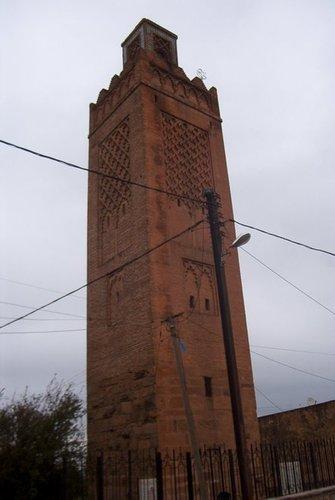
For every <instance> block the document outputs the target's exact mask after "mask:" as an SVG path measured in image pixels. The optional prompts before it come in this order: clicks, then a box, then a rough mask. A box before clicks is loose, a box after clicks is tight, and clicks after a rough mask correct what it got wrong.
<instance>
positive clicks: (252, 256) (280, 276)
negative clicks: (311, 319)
mask: <svg viewBox="0 0 335 500" xmlns="http://www.w3.org/2000/svg"><path fill="white" fill-rule="evenodd" d="M241 250H243V252H245V253H247V254H248V255H249V256H250V257H251V258H253V259H254V260H255V261H256V262H258V263H259V264H261V265H262V266H263V267H265V268H266V269H268V270H269V271H271V272H272V273H273V274H275V275H276V276H278V278H280V279H281V280H283V281H285V283H287V284H288V285H290V286H292V287H293V288H295V289H296V290H298V292H300V293H302V294H303V295H305V297H307V298H308V299H310V300H312V301H313V302H315V304H318V305H319V306H321V307H323V309H325V310H326V311H328V312H330V313H331V314H333V315H334V316H335V311H333V310H332V309H330V308H329V307H327V306H325V305H324V304H322V302H320V301H319V300H317V299H315V298H314V297H312V295H310V294H309V293H307V292H305V291H304V290H302V289H301V288H299V287H298V286H297V285H295V284H294V283H292V281H289V280H288V279H287V278H284V276H282V275H281V274H279V273H277V271H275V270H274V269H272V268H271V267H270V266H268V265H267V264H265V262H263V261H261V260H260V259H258V258H257V257H256V256H255V255H253V254H252V253H251V252H248V250H246V249H245V248H242V247H241Z"/></svg>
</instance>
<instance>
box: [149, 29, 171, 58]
mask: <svg viewBox="0 0 335 500" xmlns="http://www.w3.org/2000/svg"><path fill="white" fill-rule="evenodd" d="M152 36H153V45H154V50H155V52H156V53H157V54H158V55H159V56H161V57H162V58H163V59H165V60H166V61H171V59H172V57H171V42H170V41H169V40H166V39H165V38H162V37H161V36H158V35H156V33H153V35H152Z"/></svg>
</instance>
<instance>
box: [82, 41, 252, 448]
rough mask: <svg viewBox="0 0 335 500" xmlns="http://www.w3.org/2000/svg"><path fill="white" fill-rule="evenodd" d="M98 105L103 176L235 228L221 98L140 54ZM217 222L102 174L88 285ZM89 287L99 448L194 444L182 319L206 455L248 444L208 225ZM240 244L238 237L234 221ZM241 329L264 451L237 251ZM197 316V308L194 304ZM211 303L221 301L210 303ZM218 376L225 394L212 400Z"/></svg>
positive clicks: (93, 138) (96, 164) (92, 427)
mask: <svg viewBox="0 0 335 500" xmlns="http://www.w3.org/2000/svg"><path fill="white" fill-rule="evenodd" d="M134 52H135V54H133V55H132V57H131V58H130V59H129V60H128V62H127V63H126V64H125V67H124V69H123V71H122V72H121V74H120V75H119V76H114V77H113V78H112V80H111V84H110V87H109V89H108V90H103V91H101V92H100V95H99V98H98V101H97V104H91V108H90V166H91V168H95V169H100V170H101V171H103V172H105V173H110V174H115V175H119V176H121V177H124V178H125V179H129V178H130V179H132V180H133V181H136V182H141V183H144V184H147V185H150V186H153V187H158V188H162V189H167V190H170V191H173V192H176V193H178V194H183V195H187V196H192V197H196V198H200V199H203V189H204V188H205V187H211V186H213V187H215V189H216V190H217V191H218V193H219V194H220V196H221V200H222V213H223V218H224V219H225V220H227V219H231V218H233V212H232V204H231V198H230V190H229V182H228V174H227V168H226V161H225V153H224V146H223V138H222V130H221V119H220V116H219V107H218V100H217V95H216V90H215V89H214V88H212V89H211V90H207V89H206V88H205V86H204V84H203V82H202V81H201V80H199V79H198V78H194V79H193V80H190V79H188V78H187V77H186V75H185V73H184V72H183V70H182V69H181V68H179V67H178V66H176V65H174V64H170V63H169V61H167V60H166V59H164V58H163V57H160V56H158V55H157V54H155V53H154V52H153V51H150V50H145V49H143V48H136V51H134ZM204 217H205V213H204V210H203V209H202V207H201V206H198V205H197V204H195V203H190V202H188V201H185V200H184V201H183V200H181V199H179V200H178V199H176V198H174V197H171V196H167V195H164V194H160V193H157V192H154V191H148V190H144V189H141V188H139V187H135V186H126V185H122V184H121V183H119V182H117V181H113V180H109V179H103V178H101V177H99V176H97V175H94V174H93V173H90V175H89V195H88V280H92V279H94V278H96V277H98V276H100V275H103V274H104V273H107V272H109V271H111V270H113V268H115V267H116V266H118V265H120V264H122V263H124V262H126V261H127V260H129V259H131V258H133V257H135V256H137V255H139V254H140V253H142V252H144V251H146V250H147V249H148V248H151V247H153V246H155V245H157V244H158V243H160V242H161V241H164V240H165V239H168V238H170V237H171V236H173V235H174V234H177V233H178V232H180V231H182V230H184V229H185V228H187V227H188V226H190V225H191V224H193V223H194V222H196V221H197V220H200V219H202V218H204ZM205 226H206V227H205V228H202V227H201V226H200V227H198V228H197V229H196V230H195V231H194V232H191V233H187V234H185V235H184V236H182V237H180V238H178V239H176V240H174V241H171V242H170V243H169V244H167V245H165V246H163V247H162V248H160V249H159V250H157V251H155V252H153V253H152V254H150V255H149V256H147V257H145V258H143V259H141V260H139V261H137V262H136V263H134V264H132V265H130V266H128V267H126V268H125V269H124V270H123V271H122V272H120V273H118V274H117V275H113V276H112V277H110V278H104V279H102V280H100V281H98V282H97V283H95V284H94V285H92V286H90V287H89V289H88V341H87V342H88V345H87V365H88V375H87V380H88V440H89V446H90V450H91V452H92V453H95V450H97V449H99V450H106V449H108V448H116V447H120V448H121V447H122V448H125V447H130V448H131V447H149V446H159V447H162V448H164V447H176V448H178V447H189V441H188V435H187V431H186V420H185V414H184V409H183V404H182V399H181V391H180V386H179V382H178V377H177V370H176V366H175V360H174V356H173V350H172V342H171V338H170V335H169V333H168V331H167V329H166V327H165V325H164V323H162V321H163V320H164V319H166V318H167V317H168V316H170V315H174V314H178V313H183V316H181V317H180V319H179V320H178V322H177V328H178V331H179V335H180V337H181V338H182V340H183V343H184V344H185V346H186V352H185V353H184V354H183V359H184V364H185V372H186V378H187V384H188V390H189V395H190V401H191V406H192V410H193V413H194V417H195V422H196V428H197V433H198V436H199V442H200V444H207V445H211V444H214V443H225V444H226V445H227V446H234V438H233V426H232V416H231V407H230V399H229V389H228V381H227V370H226V364H225V357H224V347H223V341H222V334H221V326H220V318H219V311H218V304H217V298H216V288H215V286H216V285H215V279H214V271H213V258H212V251H211V243H210V238H209V231H208V227H207V226H208V224H205ZM226 230H227V233H228V234H227V238H226V240H227V242H231V241H232V240H233V239H234V237H235V234H234V228H233V226H232V224H230V223H228V224H227V228H226ZM226 267H227V279H228V287H229V293H230V303H231V312H232V323H233V328H234V332H235V343H236V351H237V361H238V367H239V373H240V380H241V384H242V397H243V409H244V413H245V419H246V428H247V434H248V438H249V440H250V441H257V440H258V437H259V436H258V422H257V417H256V404H255V394H254V386H253V379H252V371H251V362H250V352H249V345H248V337H247V329H246V320H245V312H244V303H243V295H242V286H241V279H240V271H239V263H238V258H237V254H236V252H233V253H231V255H229V257H228V258H227V261H226ZM191 295H192V296H193V297H194V298H195V307H194V309H190V305H189V301H190V296H191ZM206 299H207V300H206ZM204 377H211V378H212V386H213V396H212V397H206V396H205V387H204Z"/></svg>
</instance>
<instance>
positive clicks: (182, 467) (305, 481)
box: [95, 438, 335, 500]
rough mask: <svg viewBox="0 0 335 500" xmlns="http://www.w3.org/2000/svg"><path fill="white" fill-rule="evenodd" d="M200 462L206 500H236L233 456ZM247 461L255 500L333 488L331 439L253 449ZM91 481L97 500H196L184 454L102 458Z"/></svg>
mask: <svg viewBox="0 0 335 500" xmlns="http://www.w3.org/2000/svg"><path fill="white" fill-rule="evenodd" d="M200 456H201V463H202V467H203V473H204V477H205V481H206V485H207V496H208V500H214V499H215V500H217V499H220V498H236V499H238V498H240V479H239V470H238V463H237V457H236V453H235V451H234V450H230V449H226V448H224V447H222V446H213V447H210V448H202V449H201V450H200ZM248 458H249V464H250V471H251V477H252V484H253V489H254V496H255V498H256V499H263V498H269V497H279V496H282V495H287V494H293V493H298V492H301V491H306V490H311V489H317V488H321V487H326V486H330V485H333V484H335V440H334V438H329V439H321V440H317V441H311V442H305V441H299V442H298V441H296V442H285V443H281V444H276V445H272V444H262V445H257V446H252V447H251V448H250V450H249V457H248ZM95 476H96V478H95V494H96V499H97V500H110V499H113V500H125V499H127V500H135V499H139V500H163V499H164V500H168V499H169V500H170V499H171V500H174V499H178V500H200V494H199V484H198V480H197V475H196V470H195V465H194V459H193V456H192V455H191V453H189V452H187V451H181V450H178V451H177V450H170V449H169V450H165V451H162V450H160V451H157V450H152V449H147V450H127V451H111V452H108V453H106V452H105V453H101V454H99V456H98V457H96V470H95ZM220 495H221V496H220ZM229 495H230V497H229Z"/></svg>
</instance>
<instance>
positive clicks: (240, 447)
mask: <svg viewBox="0 0 335 500" xmlns="http://www.w3.org/2000/svg"><path fill="white" fill-rule="evenodd" d="M205 196H206V200H207V208H208V221H209V225H210V231H211V238H212V247H213V255H214V264H215V274H216V283H217V289H218V296H219V305H220V316H221V325H222V335H223V342H224V347H225V353H226V364H227V372H228V382H229V390H230V399H231V406H232V414H233V423H234V433H235V443H236V452H237V459H238V464H239V469H240V479H241V493H242V498H244V499H245V500H250V499H252V498H253V490H252V486H251V479H250V477H251V476H250V470H249V460H248V447H247V442H246V434H245V424H244V417H243V409H242V400H241V389H240V382H239V376H238V369H237V363H236V354H235V345H234V336H233V329H232V324H231V315H230V307H229V297H228V288H227V282H226V275H225V270H224V265H223V264H222V237H221V232H220V221H219V211H218V195H217V194H216V192H215V191H214V190H213V189H206V190H205Z"/></svg>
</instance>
